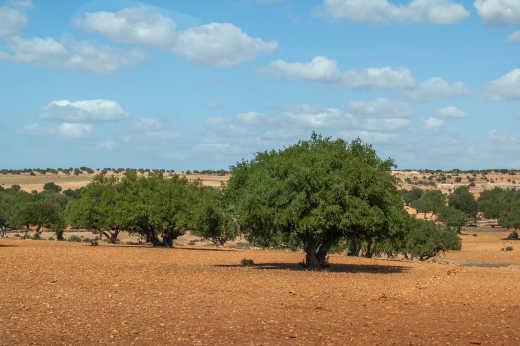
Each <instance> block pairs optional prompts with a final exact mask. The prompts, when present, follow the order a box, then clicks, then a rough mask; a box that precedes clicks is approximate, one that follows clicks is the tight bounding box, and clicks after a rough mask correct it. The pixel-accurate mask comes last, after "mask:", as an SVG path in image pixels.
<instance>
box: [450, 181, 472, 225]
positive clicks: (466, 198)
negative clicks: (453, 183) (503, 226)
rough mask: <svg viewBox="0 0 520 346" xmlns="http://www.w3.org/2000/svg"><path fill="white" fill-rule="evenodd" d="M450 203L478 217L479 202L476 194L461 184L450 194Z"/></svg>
mask: <svg viewBox="0 0 520 346" xmlns="http://www.w3.org/2000/svg"><path fill="white" fill-rule="evenodd" d="M448 205H449V206H450V207H451V208H455V209H457V210H460V211H462V212H464V213H465V214H466V215H468V216H469V217H471V218H473V219H475V218H476V217H477V211H478V204H477V201H476V200H475V196H473V194H472V193H471V192H469V190H468V188H467V187H465V186H461V187H459V188H457V189H456V190H455V191H454V192H453V193H452V194H451V195H449V196H448Z"/></svg>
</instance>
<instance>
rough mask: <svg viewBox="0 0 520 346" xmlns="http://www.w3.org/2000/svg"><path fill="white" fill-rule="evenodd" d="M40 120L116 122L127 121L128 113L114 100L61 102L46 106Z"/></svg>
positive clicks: (53, 102)
mask: <svg viewBox="0 0 520 346" xmlns="http://www.w3.org/2000/svg"><path fill="white" fill-rule="evenodd" d="M40 118H41V119H46V120H61V121H66V122H93V121H114V120H123V119H127V118H128V113H127V112H125V111H124V109H123V107H121V105H119V103H117V102H116V101H113V100H104V99H96V100H85V101H74V102H71V101H69V100H59V101H52V102H51V103H49V104H48V105H47V106H45V107H44V108H43V111H42V112H41V114H40Z"/></svg>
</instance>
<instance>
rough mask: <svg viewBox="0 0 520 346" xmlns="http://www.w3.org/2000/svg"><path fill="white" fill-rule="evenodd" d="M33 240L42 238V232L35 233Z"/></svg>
mask: <svg viewBox="0 0 520 346" xmlns="http://www.w3.org/2000/svg"><path fill="white" fill-rule="evenodd" d="M31 239H32V240H40V239H41V237H40V233H34V234H33V235H32V237H31Z"/></svg>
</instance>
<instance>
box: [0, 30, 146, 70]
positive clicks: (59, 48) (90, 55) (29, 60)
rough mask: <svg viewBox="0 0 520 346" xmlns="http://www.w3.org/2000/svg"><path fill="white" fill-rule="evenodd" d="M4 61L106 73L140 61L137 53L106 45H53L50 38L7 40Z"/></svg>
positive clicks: (139, 55)
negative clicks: (6, 54) (7, 54)
mask: <svg viewBox="0 0 520 346" xmlns="http://www.w3.org/2000/svg"><path fill="white" fill-rule="evenodd" d="M7 43H8V48H9V51H10V52H11V54H9V56H8V57H7V59H8V60H10V61H13V62H16V63H24V64H35V65H38V66H45V67H52V68H66V69H78V70H84V71H88V72H94V73H100V74H107V73H113V72H115V71H117V70H118V69H119V68H121V67H123V66H131V65H134V64H136V63H138V62H140V61H142V60H143V59H144V56H143V54H142V53H140V52H138V51H130V52H125V51H123V50H119V49H115V48H111V47H108V46H99V47H98V46H95V45H94V44H92V43H91V42H88V41H67V42H64V43H61V42H57V41H56V40H54V39H53V38H51V37H47V38H40V37H34V38H31V39H23V38H20V37H13V38H10V39H9V40H8V42H7Z"/></svg>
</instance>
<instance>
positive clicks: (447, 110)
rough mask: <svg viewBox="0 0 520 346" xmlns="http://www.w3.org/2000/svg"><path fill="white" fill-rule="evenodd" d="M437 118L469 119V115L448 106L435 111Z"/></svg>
mask: <svg viewBox="0 0 520 346" xmlns="http://www.w3.org/2000/svg"><path fill="white" fill-rule="evenodd" d="M437 116H439V117H443V118H467V117H469V114H468V113H466V112H464V111H463V110H461V109H459V108H457V107H454V106H449V107H444V108H441V109H439V110H438V111H437Z"/></svg>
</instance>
